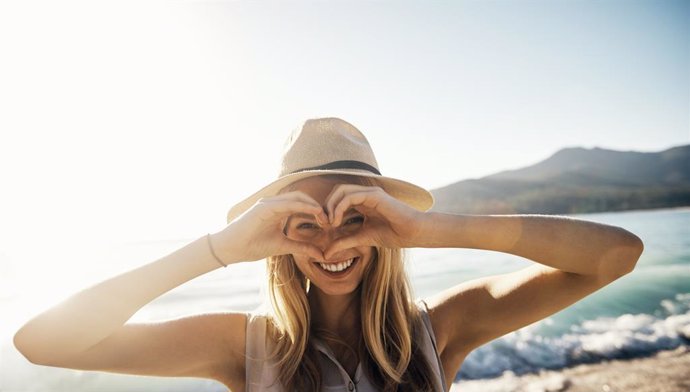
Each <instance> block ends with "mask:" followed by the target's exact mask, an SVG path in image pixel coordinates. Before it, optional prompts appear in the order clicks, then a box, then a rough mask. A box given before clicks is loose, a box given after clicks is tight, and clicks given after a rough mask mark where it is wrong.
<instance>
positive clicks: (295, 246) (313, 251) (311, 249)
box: [284, 239, 326, 260]
mask: <svg viewBox="0 0 690 392" xmlns="http://www.w3.org/2000/svg"><path fill="white" fill-rule="evenodd" d="M284 249H285V250H286V251H287V252H286V253H292V254H295V253H298V254H304V255H308V256H309V257H311V258H313V259H316V260H326V258H325V256H324V254H323V252H322V251H321V249H319V248H317V247H316V246H314V245H312V244H309V243H306V242H300V241H293V240H290V239H286V240H285V242H284Z"/></svg>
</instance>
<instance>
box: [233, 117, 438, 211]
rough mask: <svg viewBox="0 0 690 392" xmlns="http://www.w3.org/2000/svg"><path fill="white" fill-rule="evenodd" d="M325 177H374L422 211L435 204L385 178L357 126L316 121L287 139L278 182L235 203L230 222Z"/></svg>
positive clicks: (332, 119)
mask: <svg viewBox="0 0 690 392" xmlns="http://www.w3.org/2000/svg"><path fill="white" fill-rule="evenodd" d="M324 174H349V175H356V176H360V177H370V178H373V179H375V180H376V182H377V183H378V184H379V185H380V186H381V187H382V188H383V189H384V190H385V191H386V192H387V193H388V194H390V195H391V196H393V197H395V198H396V199H398V200H400V201H402V202H404V203H406V204H407V205H409V206H411V207H413V208H415V209H417V210H420V211H426V210H428V209H429V208H431V206H432V205H433V204H434V198H433V196H432V195H431V193H430V192H429V191H427V190H426V189H424V188H422V187H419V186H417V185H414V184H411V183H409V182H406V181H402V180H398V179H395V178H391V177H385V176H382V175H381V173H380V172H379V167H378V163H377V162H376V158H375V157H374V151H372V149H371V146H370V145H369V142H368V141H367V139H366V138H365V137H364V135H363V134H362V132H360V131H359V130H358V129H357V128H355V126H354V125H352V124H350V123H348V122H347V121H345V120H342V119H339V118H336V117H327V118H314V119H309V120H306V121H304V123H303V124H302V125H301V126H300V127H298V128H296V129H295V130H294V131H293V132H292V134H291V135H290V137H289V138H288V139H287V141H286V143H285V149H284V151H283V158H282V162H281V166H280V173H279V174H278V179H276V180H275V181H273V182H271V183H270V184H268V185H266V186H265V187H263V188H262V189H261V190H259V191H258V192H256V193H254V194H253V195H251V196H249V197H247V198H246V199H244V200H242V201H241V202H239V203H237V204H235V205H234V206H233V207H232V208H231V209H230V211H228V215H227V221H228V223H230V222H231V221H232V220H233V219H235V218H236V217H238V216H239V215H241V214H242V213H243V212H244V211H246V210H247V209H249V208H250V207H251V206H252V205H254V203H256V202H257V201H258V200H259V199H261V198H263V197H270V196H275V195H277V194H278V192H280V190H281V189H283V188H284V187H286V186H288V185H290V184H292V183H293V182H295V181H299V180H301V179H303V178H307V177H313V176H318V175H324Z"/></svg>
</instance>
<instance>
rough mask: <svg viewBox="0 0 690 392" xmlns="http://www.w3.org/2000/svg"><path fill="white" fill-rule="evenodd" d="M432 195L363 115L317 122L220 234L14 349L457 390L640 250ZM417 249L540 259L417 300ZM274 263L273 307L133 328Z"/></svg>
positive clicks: (95, 290)
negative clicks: (481, 351) (494, 353)
mask: <svg viewBox="0 0 690 392" xmlns="http://www.w3.org/2000/svg"><path fill="white" fill-rule="evenodd" d="M432 203H433V199H432V197H431V194H430V193H429V192H428V191H426V190H424V189H422V188H420V187H418V186H416V185H413V184H410V183H408V182H405V181H401V180H397V179H393V178H390V177H385V176H382V175H381V174H380V173H379V171H378V165H377V162H376V159H375V158H374V154H373V152H372V150H371V148H370V146H369V144H368V142H367V140H366V138H365V137H364V135H362V134H361V132H359V130H358V129H357V128H356V127H354V126H353V125H352V124H350V123H348V122H346V121H344V120H341V119H338V118H318V119H310V120H307V121H305V122H304V123H303V124H302V126H301V127H300V128H298V129H296V130H295V132H293V134H292V135H291V136H290V138H289V139H288V142H287V144H286V149H285V152H284V155H283V160H282V166H281V172H280V175H279V178H278V179H277V180H276V181H274V182H272V183H271V184H269V185H267V186H266V187H264V188H263V189H261V190H260V191H258V192H256V193H255V194H253V195H252V196H250V197H248V198H247V199H245V200H244V201H242V202H241V203H239V204H237V205H235V206H234V207H233V208H232V209H231V210H230V211H229V213H228V217H227V218H228V225H227V226H226V227H225V228H224V229H223V230H221V231H218V232H216V233H213V234H209V235H207V236H204V237H200V238H198V239H197V240H195V241H193V242H191V243H189V244H187V245H186V246H184V247H182V248H181V249H179V250H177V251H175V252H173V253H171V254H169V255H167V256H165V257H163V258H161V259H159V260H156V261H154V262H152V263H149V264H146V265H144V266H142V267H139V268H137V269H134V270H132V271H129V272H126V273H124V274H121V275H119V276H116V277H114V278H111V279H109V280H106V281H104V282H102V283H100V284H97V285H95V286H93V287H90V288H88V289H86V290H83V291H82V292H80V293H77V294H75V295H74V296H72V297H70V298H69V299H67V300H66V301H64V302H63V303H62V304H59V305H57V306H55V307H54V308H52V309H49V310H47V311H46V312H44V313H42V314H39V315H38V316H36V317H35V318H33V319H32V320H30V321H29V322H27V323H26V324H25V325H24V326H23V327H22V328H21V329H20V330H19V331H18V332H17V333H16V335H15V340H14V341H15V345H16V347H17V348H18V349H19V350H20V351H21V352H22V354H23V355H24V356H26V357H27V358H28V359H29V360H30V361H31V362H33V363H36V364H42V365H49V366H60V367H67V368H74V369H86V370H102V371H110V372H120V373H130V374H142V375H156V376H188V377H203V378H211V379H215V380H218V381H220V382H222V383H223V384H225V385H226V386H228V387H229V388H230V389H231V390H233V391H243V390H252V391H254V390H275V391H283V390H287V391H317V390H322V391H354V390H358V391H374V390H384V391H395V390H400V391H423V390H427V391H441V390H444V391H447V390H448V389H449V386H450V385H451V382H452V381H453V378H454V376H455V374H456V373H457V371H458V370H459V369H460V366H461V365H462V362H463V360H464V358H465V357H466V356H467V355H468V354H469V353H470V352H471V351H472V350H474V349H475V348H477V347H479V346H480V345H483V344H485V343H487V342H489V341H491V340H493V339H496V338H498V337H500V336H502V335H504V334H506V333H509V332H511V331H514V330H516V329H519V328H521V327H523V326H526V325H528V324H531V323H534V322H536V321H538V320H541V319H543V318H545V317H547V316H549V315H551V314H553V313H556V312H558V311H559V310H561V309H563V308H565V307H567V306H569V305H571V304H573V303H575V302H576V301H578V300H580V299H581V298H583V297H585V296H587V295H588V294H590V293H592V292H594V291H596V290H598V289H600V288H602V287H604V286H606V285H607V284H609V283H611V282H613V281H614V280H616V279H618V278H619V277H621V276H623V275H625V274H627V273H629V272H630V271H632V270H633V268H634V266H635V264H636V262H637V259H638V258H639V256H640V254H641V253H642V250H643V244H642V242H641V240H640V239H639V238H638V237H637V236H635V235H634V234H632V233H630V232H628V231H626V230H624V229H622V228H619V227H615V226H608V225H603V224H597V223H593V222H588V221H584V220H579V219H572V218H566V217H556V216H540V215H504V216H499V215H452V214H444V213H437V212H429V211H428V209H429V208H430V207H431V205H432ZM412 247H426V248H433V247H456V248H474V249H485V250H493V251H499V252H505V253H511V254H514V255H518V256H522V257H525V258H528V259H531V260H533V261H535V264H534V265H532V266H530V267H527V268H525V269H522V270H519V271H515V272H511V273H506V274H501V275H496V276H488V277H484V278H480V279H476V280H472V281H469V282H462V283H459V284H458V285H457V286H455V287H452V288H450V289H448V290H445V291H441V292H439V293H438V294H436V295H435V296H433V297H431V298H428V299H426V300H420V301H417V302H413V301H412V298H411V296H410V293H409V285H408V283H407V277H406V274H405V272H404V269H403V264H402V251H401V250H402V249H403V248H412ZM264 258H267V259H268V261H267V263H268V264H267V270H268V279H269V297H270V299H271V303H272V305H273V306H272V312H271V313H270V314H266V315H262V314H247V313H241V312H228V313H211V314H199V315H195V316H192V317H183V318H179V319H175V320H169V321H164V322H158V323H147V324H141V323H127V320H128V319H129V318H130V317H131V316H132V315H133V314H134V313H135V312H136V311H137V310H138V309H140V308H141V307H143V306H144V305H145V304H147V303H149V302H150V301H152V300H153V299H154V298H156V297H158V296H159V295H161V294H163V293H165V292H167V291H169V290H171V289H173V288H175V287H177V286H179V285H180V284H182V283H184V282H186V281H188V280H190V279H193V278H194V277H197V276H199V275H202V274H204V273H207V272H210V271H212V270H215V269H216V268H219V267H221V265H223V266H225V265H229V264H234V263H238V262H243V261H255V260H261V259H264ZM459 262H460V261H459ZM95 314H97V315H99V316H98V317H93V315H95Z"/></svg>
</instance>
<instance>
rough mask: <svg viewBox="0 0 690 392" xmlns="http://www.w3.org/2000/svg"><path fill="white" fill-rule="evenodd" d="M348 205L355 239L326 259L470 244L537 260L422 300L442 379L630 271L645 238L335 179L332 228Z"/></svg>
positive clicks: (328, 252)
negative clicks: (485, 347)
mask: <svg viewBox="0 0 690 392" xmlns="http://www.w3.org/2000/svg"><path fill="white" fill-rule="evenodd" d="M351 207H354V208H356V209H358V210H360V211H361V212H362V213H364V214H365V215H366V219H365V222H364V225H363V227H362V228H361V229H360V231H359V232H357V233H356V234H354V235H351V236H348V237H343V238H340V239H338V240H335V241H334V242H333V244H332V245H331V246H330V248H329V249H327V250H326V252H325V253H326V255H327V256H328V255H331V254H335V253H336V252H338V251H339V250H341V249H346V248H348V247H353V246H361V245H378V246H388V247H404V248H416V247H420V248H440V247H444V248H474V249H484V250H492V251H497V252H504V253H510V254H514V255H517V256H521V257H524V258H527V259H530V260H533V261H535V262H536V264H534V265H531V266H529V267H527V268H524V269H521V270H518V271H515V272H511V273H507V274H500V275H494V276H487V277H483V278H479V279H474V280H471V281H468V282H462V283H459V284H458V285H456V286H454V287H451V288H449V289H447V290H444V291H442V292H440V293H438V294H437V295H434V296H433V297H431V298H429V299H428V300H427V303H428V304H429V307H430V317H431V321H432V324H433V327H434V333H435V334H436V339H437V342H438V347H439V352H440V355H441V360H442V362H443V366H444V369H445V373H446V375H448V377H451V378H450V379H449V380H448V381H449V382H450V381H452V377H453V376H454V375H455V373H456V372H457V370H458V368H459V367H460V365H461V363H462V361H463V360H464V357H465V356H466V355H467V354H469V352H470V351H472V350H473V349H474V348H476V347H478V346H480V345H482V344H484V343H487V342H489V341H490V340H493V339H495V338H497V337H500V336H501V335H504V334H506V333H508V332H511V331H514V330H517V329H519V328H521V327H523V326H526V325H529V324H531V323H533V322H535V321H538V320H541V319H543V318H545V317H547V316H549V315H551V314H553V313H556V312H558V311H559V310H561V309H563V308H565V307H567V306H569V305H571V304H573V303H575V302H577V301H578V300H580V299H582V298H584V297H585V296H587V295H589V294H591V293H592V292H594V291H596V290H598V289H600V288H602V287H604V286H606V285H607V284H609V283H611V282H613V281H614V280H616V279H618V278H619V277H621V276H623V275H625V274H627V273H629V272H630V271H632V270H633V268H634V267H635V264H636V263H637V260H638V258H639V257H640V255H641V253H642V250H643V244H642V241H641V240H640V239H639V238H638V237H637V236H636V235H634V234H632V233H630V232H629V231H627V230H625V229H622V228H620V227H616V226H611V225H605V224H599V223H595V222H590V221H586V220H581V219H574V218H569V217H563V216H547V215H453V214H443V213H435V212H420V211H417V210H413V209H411V208H410V207H408V206H406V205H404V204H403V203H401V202H400V201H398V200H396V199H394V198H392V197H391V196H389V195H388V194H386V193H385V192H384V191H383V190H382V189H381V188H378V187H366V186H358V185H341V186H339V187H338V189H337V190H334V191H333V192H332V195H331V197H330V199H329V202H328V211H329V217H332V219H333V223H334V224H336V225H337V224H339V223H340V222H341V220H342V215H343V213H344V211H347V210H348V209H349V208H351Z"/></svg>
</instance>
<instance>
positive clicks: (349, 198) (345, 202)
mask: <svg viewBox="0 0 690 392" xmlns="http://www.w3.org/2000/svg"><path fill="white" fill-rule="evenodd" d="M379 202H380V199H379V198H378V195H377V194H376V192H375V191H374V190H367V191H363V192H356V193H350V194H346V195H345V196H343V198H342V199H341V200H340V201H339V202H338V204H337V205H336V206H335V210H334V211H333V215H332V216H331V219H332V220H333V221H332V223H331V224H332V225H333V226H335V227H338V226H340V224H341V223H342V220H343V215H344V214H345V212H347V211H348V210H349V209H350V207H353V206H359V207H365V208H368V209H372V210H373V209H375V208H376V206H377V205H378V203H379Z"/></svg>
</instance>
